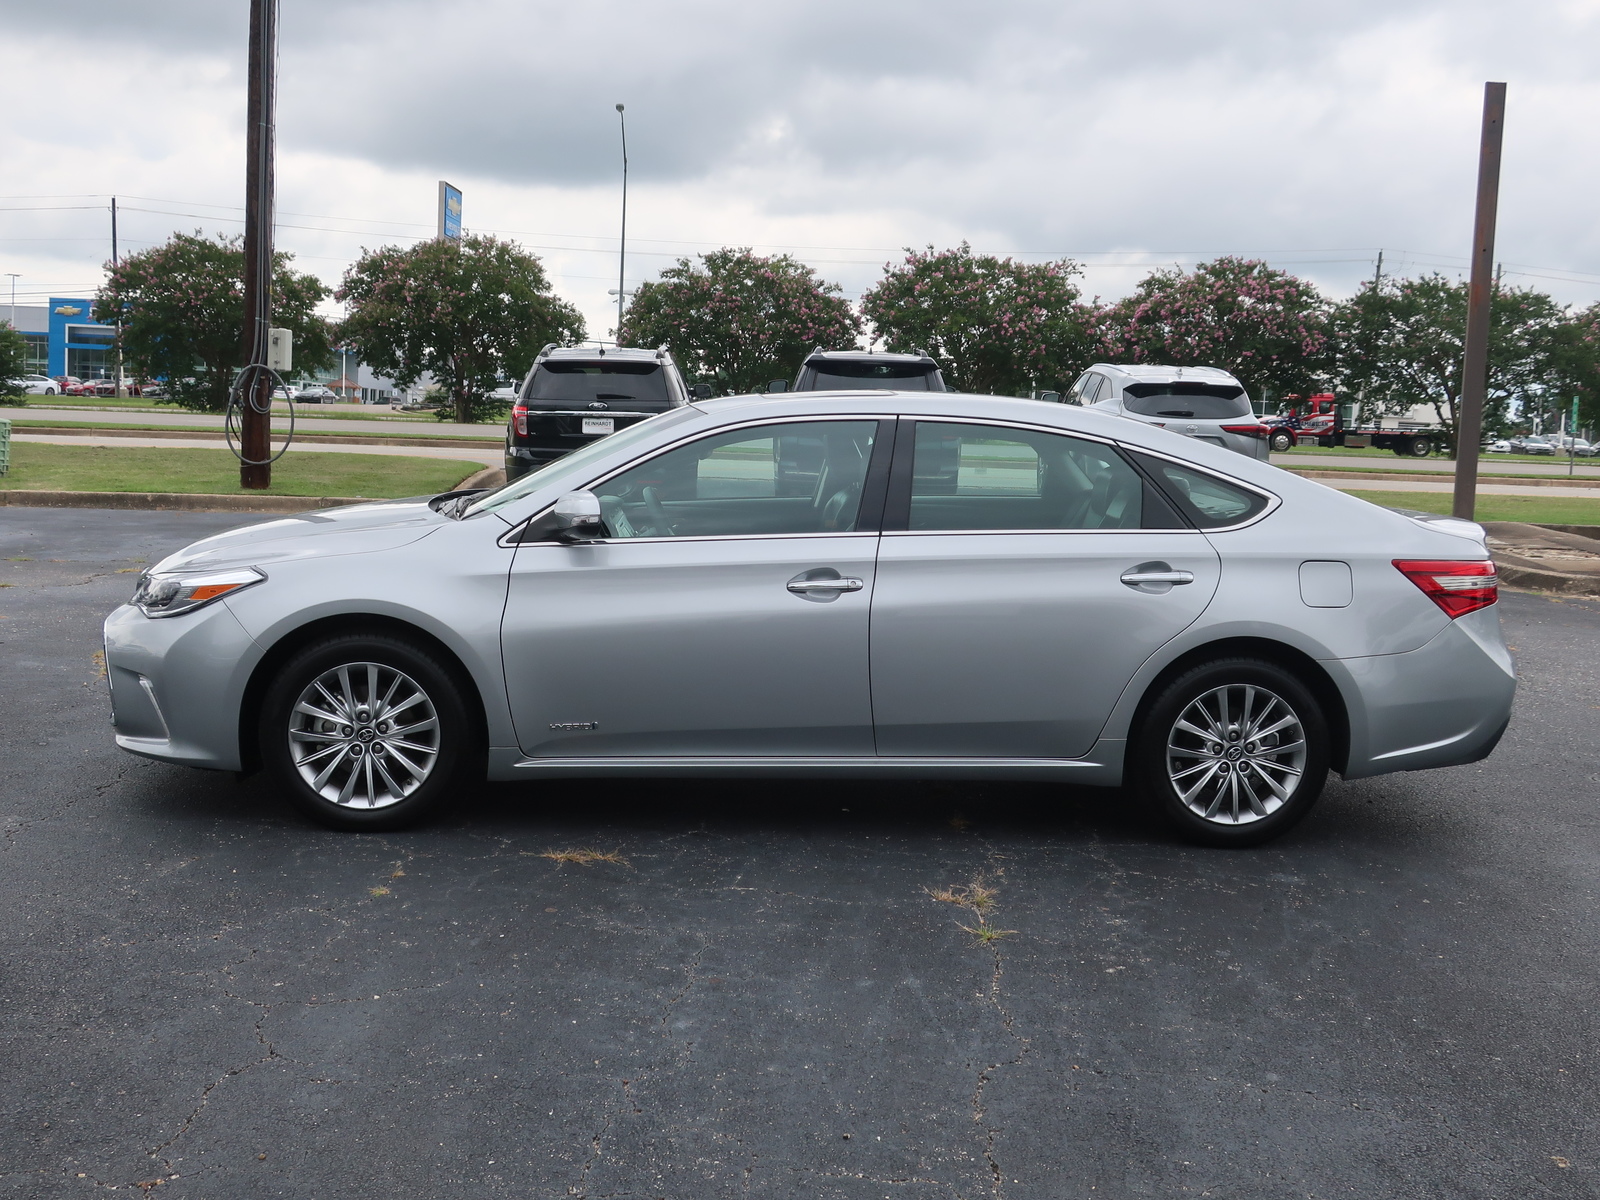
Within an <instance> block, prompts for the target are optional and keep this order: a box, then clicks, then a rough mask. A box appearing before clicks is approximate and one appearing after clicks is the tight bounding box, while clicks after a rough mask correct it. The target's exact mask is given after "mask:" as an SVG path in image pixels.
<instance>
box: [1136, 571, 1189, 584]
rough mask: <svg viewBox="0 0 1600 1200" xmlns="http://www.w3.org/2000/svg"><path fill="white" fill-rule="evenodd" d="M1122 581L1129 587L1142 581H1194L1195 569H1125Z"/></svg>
mask: <svg viewBox="0 0 1600 1200" xmlns="http://www.w3.org/2000/svg"><path fill="white" fill-rule="evenodd" d="M1122 582H1123V583H1125V584H1127V585H1128V586H1129V587H1138V586H1139V585H1140V584H1141V583H1193V582H1194V572H1193V571H1140V570H1133V571H1124V572H1123V573H1122Z"/></svg>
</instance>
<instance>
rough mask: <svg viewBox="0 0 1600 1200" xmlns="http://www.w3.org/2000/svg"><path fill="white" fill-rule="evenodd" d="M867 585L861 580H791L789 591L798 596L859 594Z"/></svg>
mask: <svg viewBox="0 0 1600 1200" xmlns="http://www.w3.org/2000/svg"><path fill="white" fill-rule="evenodd" d="M866 586H867V585H866V584H864V583H862V582H861V580H859V579H791V580H790V581H789V590H790V591H791V592H794V593H796V594H797V595H803V594H804V593H806V592H859V591H860V590H861V589H862V588H864V587H866Z"/></svg>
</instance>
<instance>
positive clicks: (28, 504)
mask: <svg viewBox="0 0 1600 1200" xmlns="http://www.w3.org/2000/svg"><path fill="white" fill-rule="evenodd" d="M369 499H370V497H360V496H219V495H209V494H207V493H204V492H36V491H20V490H19V491H0V505H8V506H11V507H14V508H120V509H130V508H138V509H168V510H173V511H179V512H265V513H296V512H306V511H307V510H308V509H313V508H338V507H339V506H340V505H342V504H365V503H367V502H368V500H369Z"/></svg>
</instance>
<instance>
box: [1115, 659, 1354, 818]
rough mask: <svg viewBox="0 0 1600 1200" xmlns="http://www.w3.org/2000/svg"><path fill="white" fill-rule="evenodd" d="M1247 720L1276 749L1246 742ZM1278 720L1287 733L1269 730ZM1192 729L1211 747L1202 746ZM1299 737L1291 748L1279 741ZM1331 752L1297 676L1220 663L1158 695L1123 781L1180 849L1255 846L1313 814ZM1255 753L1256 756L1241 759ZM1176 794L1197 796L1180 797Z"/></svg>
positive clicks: (1318, 712) (1251, 662)
mask: <svg viewBox="0 0 1600 1200" xmlns="http://www.w3.org/2000/svg"><path fill="white" fill-rule="evenodd" d="M1263 693H1265V695H1266V697H1267V702H1266V706H1265V707H1263V701H1262V697H1263ZM1224 699H1225V700H1226V704H1227V709H1226V711H1224V709H1223V707H1222V702H1223V700H1224ZM1245 719H1248V720H1249V722H1250V724H1251V725H1253V726H1256V727H1260V728H1264V729H1265V731H1266V732H1267V734H1268V736H1269V737H1272V738H1275V739H1277V740H1276V744H1275V745H1272V746H1267V747H1263V746H1261V745H1260V744H1259V743H1258V742H1257V741H1256V739H1253V738H1251V737H1249V733H1250V727H1249V726H1246V727H1245V728H1243V729H1241V728H1240V725H1241V724H1242V723H1243V721H1244V720H1245ZM1285 720H1287V721H1289V722H1291V723H1290V724H1288V725H1285V726H1283V727H1281V728H1279V729H1278V730H1277V731H1276V732H1274V731H1273V730H1272V726H1274V725H1278V724H1279V723H1280V722H1283V721H1285ZM1190 728H1194V729H1198V730H1204V731H1206V732H1208V733H1210V732H1213V731H1215V732H1216V733H1217V737H1216V739H1215V740H1211V739H1210V738H1203V737H1199V736H1196V735H1195V734H1194V733H1191V732H1189V729H1190ZM1297 729H1298V731H1299V733H1300V738H1299V739H1298V741H1297V742H1287V741H1284V740H1283V738H1284V737H1286V736H1292V735H1293V734H1294V733H1295V731H1296V730H1297ZM1329 743H1330V737H1329V733H1328V723H1327V719H1326V718H1325V717H1324V715H1323V713H1322V709H1321V706H1320V705H1318V703H1317V700H1316V697H1314V696H1313V695H1312V694H1311V692H1310V690H1309V689H1307V688H1306V686H1305V685H1304V684H1303V683H1301V682H1300V680H1299V679H1297V678H1296V677H1295V676H1294V675H1292V674H1290V673H1289V672H1288V671H1286V670H1284V669H1283V668H1282V667H1280V666H1278V665H1276V664H1275V663H1270V662H1267V661H1265V660H1263V659H1255V658H1229V659H1221V660H1218V661H1215V662H1209V663H1203V664H1201V665H1200V666H1197V667H1193V668H1191V669H1190V670H1188V671H1185V672H1184V673H1183V674H1182V675H1180V676H1178V678H1176V679H1174V680H1172V681H1171V682H1170V683H1168V684H1167V685H1166V686H1165V687H1163V688H1162V689H1161V691H1160V693H1159V694H1158V695H1157V696H1156V698H1155V701H1154V703H1153V704H1151V706H1150V708H1149V710H1148V711H1147V713H1146V715H1145V717H1144V720H1143V721H1142V722H1141V725H1140V728H1139V733H1138V736H1137V737H1136V738H1135V740H1134V743H1133V746H1132V749H1131V751H1130V763H1129V765H1130V767H1131V768H1132V771H1131V772H1130V773H1131V775H1132V777H1133V781H1134V782H1135V784H1136V785H1137V786H1138V788H1139V789H1140V791H1141V792H1142V793H1143V794H1144V796H1145V797H1146V799H1147V800H1148V801H1149V802H1150V803H1151V804H1153V805H1154V806H1155V807H1156V808H1157V809H1158V810H1159V811H1160V812H1161V814H1162V816H1164V817H1165V818H1166V820H1167V821H1168V822H1169V823H1170V824H1171V825H1172V826H1173V828H1174V829H1175V830H1176V831H1177V833H1178V834H1179V836H1181V837H1183V838H1184V839H1185V840H1187V841H1190V842H1195V843H1197V844H1199V845H1203V846H1258V845H1261V844H1262V843H1263V842H1268V841H1271V840H1272V839H1273V838H1276V837H1278V836H1280V835H1281V834H1283V833H1286V832H1287V831H1288V830H1290V829H1291V828H1293V827H1294V826H1295V825H1297V824H1299V822H1300V821H1301V820H1302V819H1303V818H1304V817H1305V815H1306V814H1307V813H1308V812H1310V811H1311V807H1312V805H1314V804H1315V803H1316V802H1317V797H1318V796H1319V795H1321V793H1322V786H1323V784H1324V783H1325V782H1326V781H1327V778H1328V762H1329V749H1330V745H1329ZM1252 745H1255V746H1256V747H1257V748H1256V749H1255V750H1250V749H1248V747H1250V746H1252ZM1208 767H1209V770H1208V769H1207V768H1208ZM1295 772H1298V775H1296V774H1295ZM1196 780H1198V781H1199V782H1198V783H1195V781H1196ZM1182 787H1192V788H1193V789H1194V790H1192V791H1190V792H1188V793H1187V794H1186V793H1184V792H1182V791H1180V788H1182ZM1279 793H1282V794H1281V795H1280V794H1279ZM1252 801H1253V803H1252ZM1208 813H1209V814H1210V815H1207V814H1208Z"/></svg>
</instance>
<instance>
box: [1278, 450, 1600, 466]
mask: <svg viewBox="0 0 1600 1200" xmlns="http://www.w3.org/2000/svg"><path fill="white" fill-rule="evenodd" d="M1272 453H1273V454H1274V455H1278V454H1291V455H1298V456H1301V457H1305V456H1307V455H1312V454H1315V455H1319V456H1321V457H1324V458H1326V457H1328V456H1330V455H1331V456H1334V457H1337V458H1376V459H1382V460H1383V461H1384V462H1386V463H1389V464H1391V465H1392V466H1393V467H1394V469H1395V470H1400V471H1403V470H1405V468H1406V467H1407V465H1409V464H1415V463H1417V462H1454V461H1455V460H1454V459H1452V458H1451V457H1450V456H1449V455H1448V454H1432V455H1429V456H1428V457H1427V458H1425V459H1417V458H1413V457H1412V456H1411V455H1409V454H1396V453H1395V452H1394V451H1393V450H1383V449H1380V448H1379V447H1377V446H1366V447H1364V448H1361V449H1356V448H1355V447H1352V446H1328V447H1326V448H1324V447H1322V446H1294V447H1291V448H1290V449H1288V450H1274V451H1273V452H1272ZM1566 461H1567V456H1566V455H1565V454H1563V455H1560V456H1559V457H1552V456H1551V455H1548V454H1489V453H1488V452H1485V453H1483V454H1480V455H1478V462H1479V463H1480V464H1481V465H1482V466H1490V465H1492V464H1496V463H1501V464H1504V463H1511V464H1516V463H1553V462H1559V463H1565V462H1566ZM1577 461H1578V465H1579V466H1580V467H1581V466H1584V465H1585V464H1588V465H1590V466H1593V465H1595V464H1596V463H1597V462H1600V460H1597V459H1593V458H1579V459H1578V460H1577ZM1352 465H1354V464H1352ZM1363 465H1365V466H1367V467H1368V468H1369V469H1373V468H1374V467H1375V464H1371V463H1367V464H1363Z"/></svg>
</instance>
